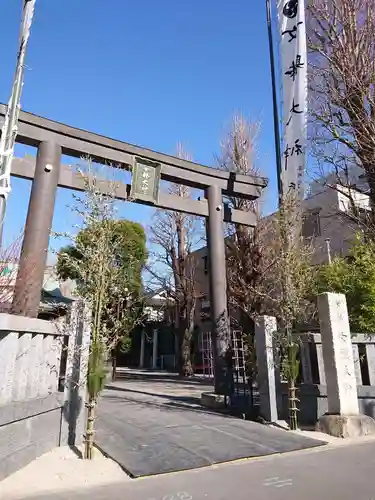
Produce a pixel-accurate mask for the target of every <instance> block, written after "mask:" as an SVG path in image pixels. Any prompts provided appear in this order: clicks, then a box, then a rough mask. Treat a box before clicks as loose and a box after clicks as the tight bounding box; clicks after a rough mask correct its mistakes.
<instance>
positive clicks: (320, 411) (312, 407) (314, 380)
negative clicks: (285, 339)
mask: <svg viewBox="0 0 375 500" xmlns="http://www.w3.org/2000/svg"><path fill="white" fill-rule="evenodd" d="M301 340H302V342H301V350H300V363H301V379H300V383H299V384H298V389H299V391H298V397H299V399H300V404H299V408H300V415H299V418H300V421H301V423H303V424H315V423H316V422H317V420H318V419H319V417H321V416H322V415H324V414H325V413H326V412H327V411H328V399H327V384H326V375H325V374H326V370H325V367H324V359H323V350H322V339H321V334H317V333H314V334H311V333H306V334H304V335H301ZM351 341H352V348H353V360H354V370H355V378H356V382H357V394H358V405H359V410H360V412H361V414H364V415H368V416H370V417H372V418H374V417H375V335H373V334H371V335H366V334H357V335H352V337H351ZM281 391H282V398H281V401H282V409H281V413H282V415H283V418H286V416H287V411H288V410H287V408H288V401H287V387H286V384H285V383H283V384H282V389H281Z"/></svg>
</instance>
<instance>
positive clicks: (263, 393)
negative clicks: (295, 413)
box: [255, 316, 278, 422]
mask: <svg viewBox="0 0 375 500" xmlns="http://www.w3.org/2000/svg"><path fill="white" fill-rule="evenodd" d="M276 330H277V323H276V318H274V317H273V316H260V317H259V318H258V319H257V320H256V322H255V349H256V358H257V369H258V385H259V393H260V413H261V415H262V416H263V418H265V419H266V420H267V421H269V422H275V421H277V419H278V415H277V397H276V377H275V360H274V350H273V337H274V334H275V332H276Z"/></svg>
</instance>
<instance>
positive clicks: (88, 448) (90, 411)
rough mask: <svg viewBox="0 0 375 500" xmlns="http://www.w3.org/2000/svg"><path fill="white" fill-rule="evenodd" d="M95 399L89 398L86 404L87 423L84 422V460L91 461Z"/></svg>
mask: <svg viewBox="0 0 375 500" xmlns="http://www.w3.org/2000/svg"><path fill="white" fill-rule="evenodd" d="M96 403H97V401H96V398H92V397H90V398H89V401H88V403H87V404H86V408H87V421H86V441H85V459H88V460H92V458H93V449H94V422H95V408H96Z"/></svg>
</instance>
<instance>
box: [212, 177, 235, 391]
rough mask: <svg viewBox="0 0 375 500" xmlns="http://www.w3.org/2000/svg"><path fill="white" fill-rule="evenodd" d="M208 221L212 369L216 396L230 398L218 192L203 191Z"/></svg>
mask: <svg viewBox="0 0 375 500" xmlns="http://www.w3.org/2000/svg"><path fill="white" fill-rule="evenodd" d="M206 198H207V202H208V218H207V222H206V232H207V247H208V262H209V283H210V311H211V324H212V330H211V332H212V333H211V335H212V346H213V354H214V368H215V392H216V393H217V394H224V395H226V396H229V395H230V387H231V376H232V373H231V372H230V370H229V366H228V350H229V348H230V325H229V318H228V307H227V276H226V258H225V241H224V230H223V215H224V205H223V200H222V192H221V188H220V187H218V186H210V187H208V188H207V189H206Z"/></svg>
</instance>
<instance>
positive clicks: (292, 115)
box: [278, 0, 307, 199]
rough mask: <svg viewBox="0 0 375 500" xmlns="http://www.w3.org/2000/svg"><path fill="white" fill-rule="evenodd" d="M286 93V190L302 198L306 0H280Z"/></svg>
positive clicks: (282, 62) (304, 147) (284, 172)
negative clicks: (294, 192)
mask: <svg viewBox="0 0 375 500" xmlns="http://www.w3.org/2000/svg"><path fill="white" fill-rule="evenodd" d="M278 14H279V29H280V50H281V70H282V75H281V76H282V95H283V132H284V133H283V146H282V159H281V163H282V170H281V180H282V184H283V193H284V194H287V193H288V192H290V191H291V190H293V191H296V192H297V195H298V197H299V198H300V199H302V198H303V196H304V192H303V177H304V173H305V162H306V145H307V50H306V24H305V2H304V0H278Z"/></svg>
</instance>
